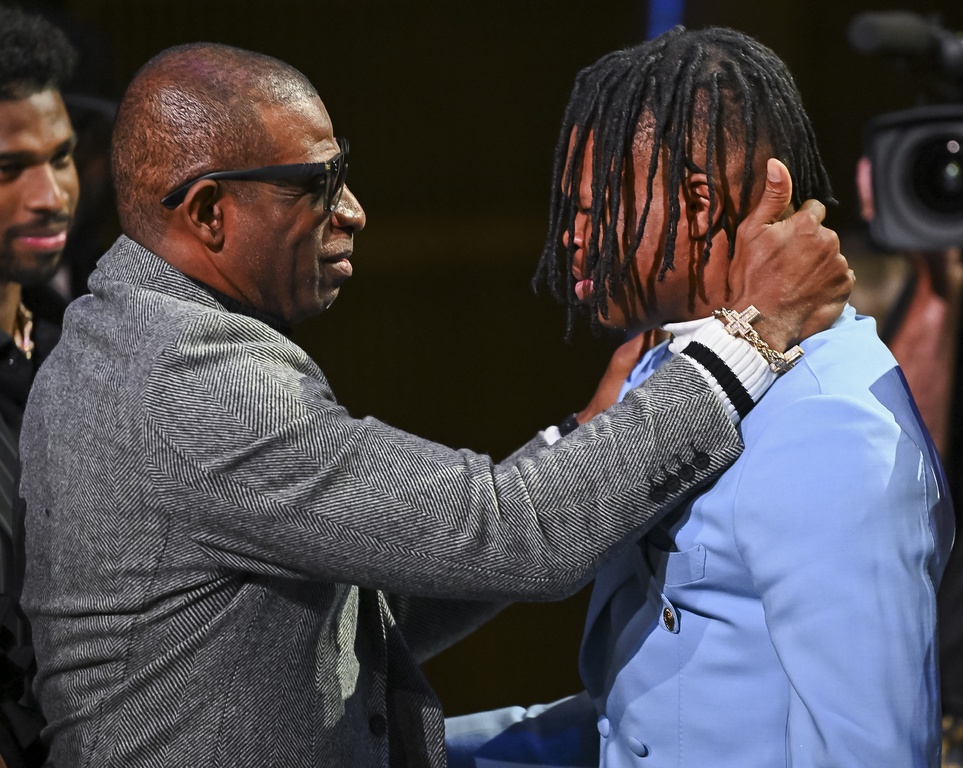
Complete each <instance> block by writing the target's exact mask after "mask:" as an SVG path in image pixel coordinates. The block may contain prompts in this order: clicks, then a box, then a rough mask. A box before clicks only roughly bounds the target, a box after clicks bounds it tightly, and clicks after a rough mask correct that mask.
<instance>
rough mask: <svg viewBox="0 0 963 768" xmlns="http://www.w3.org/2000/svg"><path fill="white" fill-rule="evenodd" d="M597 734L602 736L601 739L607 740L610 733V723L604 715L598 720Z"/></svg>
mask: <svg viewBox="0 0 963 768" xmlns="http://www.w3.org/2000/svg"><path fill="white" fill-rule="evenodd" d="M599 733H600V734H602V738H603V739H607V738H608V737H609V734H610V733H612V723H610V722H609V719H608V718H607V717H605V716H604V715H603V716H602V717H600V718H599Z"/></svg>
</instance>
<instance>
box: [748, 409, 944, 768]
mask: <svg viewBox="0 0 963 768" xmlns="http://www.w3.org/2000/svg"><path fill="white" fill-rule="evenodd" d="M776 424H777V425H778V426H774V427H770V428H768V430H767V431H766V432H765V433H764V434H763V435H761V436H760V439H759V440H758V443H757V442H753V444H752V447H751V449H750V450H749V451H748V452H747V454H746V456H745V457H744V460H743V461H742V462H740V464H741V465H743V466H744V469H743V471H742V473H741V475H740V478H739V488H738V494H737V498H736V500H735V504H734V508H735V510H736V513H735V514H736V517H735V535H736V542H737V546H738V549H739V552H740V553H741V555H742V557H743V558H744V560H745V562H746V563H747V565H748V567H749V570H750V572H751V574H752V579H753V581H754V585H755V588H756V589H757V590H758V594H759V595H760V596H761V599H762V604H763V609H764V611H765V619H766V624H767V626H768V629H769V634H770V637H771V639H772V643H773V646H774V648H775V651H776V654H777V655H778V658H779V661H780V663H781V664H782V666H783V668H784V669H785V672H786V675H787V677H788V680H789V684H790V687H791V690H790V709H789V722H788V729H787V741H788V745H789V752H790V762H791V763H792V765H793V766H805V767H809V766H826V767H828V766H839V765H865V766H874V767H875V766H894V768H895V766H901V767H902V768H907V767H909V766H937V765H938V764H939V758H938V754H939V732H938V729H939V712H938V707H939V693H938V682H937V680H936V677H935V663H934V658H935V654H936V645H935V637H936V634H935V632H936V603H935V590H936V584H935V583H934V572H936V573H937V575H936V578H938V569H934V567H933V566H934V561H935V560H937V559H938V555H937V553H938V552H939V550H940V548H941V547H940V543H939V542H938V541H937V540H936V538H937V534H936V531H937V530H938V525H935V518H936V517H937V516H938V515H939V514H940V513H941V505H942V504H945V500H943V499H941V498H940V494H939V492H938V490H937V482H936V480H935V476H934V471H933V467H932V465H929V464H928V462H927V459H926V449H925V447H921V446H919V445H917V444H916V443H915V442H914V441H913V440H912V439H910V438H909V437H908V436H907V434H906V433H905V432H903V431H901V430H900V429H899V427H898V425H897V424H896V423H894V421H893V420H892V419H888V418H886V417H885V416H883V415H882V414H881V413H880V412H879V411H878V410H873V409H871V408H869V407H867V406H866V405H865V404H862V403H859V402H856V401H855V400H849V399H846V398H843V397H825V396H821V397H810V398H807V399H803V400H800V401H797V402H796V403H794V404H793V405H791V406H789V407H788V408H786V409H785V410H784V411H781V412H780V414H779V419H778V420H777V421H776Z"/></svg>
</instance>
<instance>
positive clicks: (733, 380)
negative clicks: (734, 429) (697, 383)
mask: <svg viewBox="0 0 963 768" xmlns="http://www.w3.org/2000/svg"><path fill="white" fill-rule="evenodd" d="M666 330H668V331H669V332H670V333H672V334H673V336H674V338H673V340H672V342H671V344H670V346H669V349H670V351H672V352H675V353H678V354H681V355H683V356H684V357H685V359H687V360H689V361H690V362H691V363H692V365H693V366H694V367H695V368H696V369H697V370H698V371H699V373H701V374H702V376H703V377H704V378H705V379H706V382H707V383H708V384H709V386H710V388H711V389H712V390H713V392H715V393H716V396H717V397H718V398H719V400H720V402H721V403H722V406H723V408H725V410H726V413H728V414H729V418H730V419H732V423H733V424H738V423H739V421H740V420H741V419H743V418H745V416H746V415H747V414H748V413H749V411H750V410H752V407H753V406H754V405H755V404H756V403H757V402H758V401H759V400H760V398H761V397H762V396H763V394H764V393H765V391H766V390H767V389H769V387H770V385H771V384H772V383H773V382H774V381H775V380H776V374H775V373H774V372H773V371H771V370H770V368H769V364H768V363H767V362H766V360H765V359H764V358H763V357H762V355H760V354H759V352H758V351H757V350H756V349H754V348H753V346H752V345H751V344H749V343H748V342H747V341H745V340H744V339H740V338H738V337H736V336H731V335H730V334H729V333H727V332H726V329H725V326H723V325H722V323H720V322H719V321H718V320H716V319H715V318H712V317H708V318H705V319H703V320H699V321H695V322H690V323H679V324H674V325H669V326H667V327H666ZM690 345H697V346H692V348H691V349H689V346H690Z"/></svg>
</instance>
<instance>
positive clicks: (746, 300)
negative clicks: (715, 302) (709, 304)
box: [729, 159, 856, 351]
mask: <svg viewBox="0 0 963 768" xmlns="http://www.w3.org/2000/svg"><path fill="white" fill-rule="evenodd" d="M791 199H792V179H791V178H790V176H789V169H788V168H786V166H785V165H783V164H782V163H781V162H779V161H778V160H775V159H770V160H769V162H768V166H767V172H766V188H765V191H764V192H763V195H762V198H761V199H760V201H759V203H758V204H757V205H756V207H755V208H754V209H753V210H752V211H750V212H749V214H748V215H747V216H746V218H745V219H744V220H743V222H742V223H741V224H740V225H739V229H738V232H737V237H736V252H735V258H734V259H733V263H732V268H731V269H730V271H729V280H730V287H731V289H732V297H733V298H732V303H731V306H732V308H733V309H736V310H739V311H742V310H743V309H745V308H746V306H747V305H749V304H754V305H755V307H756V308H757V309H758V310H759V311H760V312H761V313H762V318H761V319H760V320H758V321H757V322H756V323H755V328H756V330H757V331H758V332H759V335H760V336H761V337H762V338H763V339H765V341H766V342H767V343H768V344H769V345H770V346H771V347H773V348H774V349H778V350H780V351H781V350H785V349H787V348H788V347H791V346H792V345H793V344H795V343H796V342H798V341H800V340H802V339H804V338H806V337H807V336H811V335H812V334H814V333H818V332H819V331H823V330H825V329H826V328H828V327H829V326H830V325H832V324H833V322H835V320H836V318H838V317H839V315H840V313H841V312H842V311H843V306H844V305H845V303H846V301H847V299H848V298H849V294H850V292H851V291H852V289H853V284H854V282H855V279H856V278H855V275H854V274H853V271H852V270H851V269H850V268H849V264H848V262H847V261H846V258H845V257H844V256H843V255H842V254H841V253H840V251H839V237H838V236H837V235H836V233H835V232H834V231H833V230H831V229H827V228H826V227H824V226H822V221H823V218H824V217H825V216H826V208H825V207H824V206H823V204H822V203H820V202H818V201H817V200H807V201H806V202H805V203H803V204H802V206H800V208H799V210H798V211H796V212H795V213H793V214H792V215H791V216H787V213H788V212H789V210H790V201H791Z"/></svg>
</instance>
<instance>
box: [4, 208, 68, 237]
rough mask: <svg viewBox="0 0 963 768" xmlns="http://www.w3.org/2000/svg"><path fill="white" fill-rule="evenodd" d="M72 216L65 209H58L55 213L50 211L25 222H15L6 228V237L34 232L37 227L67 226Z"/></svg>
mask: <svg viewBox="0 0 963 768" xmlns="http://www.w3.org/2000/svg"><path fill="white" fill-rule="evenodd" d="M73 220H74V217H73V216H71V215H70V214H69V213H67V212H66V211H60V212H57V213H50V214H47V215H45V216H38V217H37V218H36V219H34V220H33V221H28V222H27V223H26V224H15V225H14V226H12V227H10V228H8V229H7V239H8V240H10V239H13V238H15V237H20V236H21V235H30V234H32V233H34V232H36V231H37V230H38V229H47V228H49V227H58V228H59V227H60V226H61V225H63V226H64V227H69V226H70V224H71V223H72V222H73Z"/></svg>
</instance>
